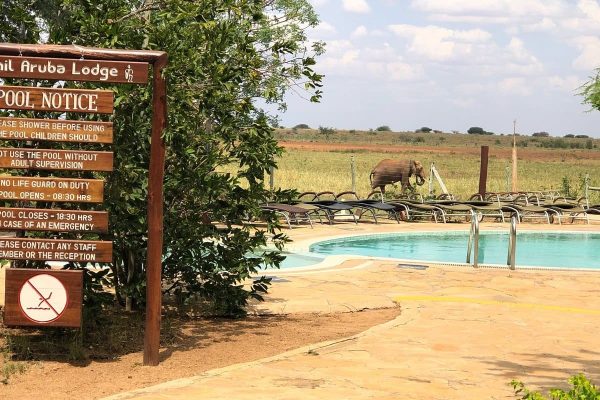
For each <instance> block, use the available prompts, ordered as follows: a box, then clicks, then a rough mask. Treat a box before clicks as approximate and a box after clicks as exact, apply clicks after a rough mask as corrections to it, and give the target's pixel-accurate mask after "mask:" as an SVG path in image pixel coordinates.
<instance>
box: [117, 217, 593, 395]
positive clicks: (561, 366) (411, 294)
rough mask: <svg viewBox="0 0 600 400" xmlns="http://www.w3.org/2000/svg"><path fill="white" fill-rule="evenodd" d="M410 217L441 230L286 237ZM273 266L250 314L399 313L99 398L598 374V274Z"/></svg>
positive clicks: (469, 389) (496, 383)
mask: <svg viewBox="0 0 600 400" xmlns="http://www.w3.org/2000/svg"><path fill="white" fill-rule="evenodd" d="M415 225H416V226H417V228H421V229H440V228H442V229H443V227H440V226H435V225H433V224H410V225H409V224H401V225H392V224H388V225H385V226H383V227H381V226H378V227H374V226H371V225H367V224H364V225H359V226H358V227H355V226H341V227H335V226H334V227H327V228H325V229H315V230H309V229H305V228H301V229H295V230H293V231H292V235H293V236H294V238H295V239H296V242H295V245H297V246H302V243H303V241H304V240H314V239H315V238H319V237H326V236H331V235H339V234H341V233H348V231H351V232H355V231H356V232H357V233H358V232H367V231H373V230H374V229H377V230H378V231H381V230H398V229H404V230H408V229H409V230H413V229H415ZM459 227H462V228H464V229H466V227H465V225H464V224H463V225H462V226H459ZM539 227H540V226H538V225H536V226H534V228H539ZM542 228H546V227H545V226H542ZM552 228H554V229H557V226H553V227H552ZM563 229H565V228H563ZM566 229H568V230H575V229H577V230H595V229H598V227H597V226H591V227H590V226H579V225H575V226H567V227H566ZM276 275H277V276H278V277H279V278H281V279H280V280H279V281H278V282H276V283H274V285H273V288H272V290H271V293H270V295H269V297H268V299H267V301H266V302H265V303H261V304H256V305H254V311H255V312H261V313H297V312H346V311H358V310H361V309H365V308H375V307H395V306H397V307H401V309H402V313H401V315H400V316H399V317H398V318H396V319H395V320H393V321H390V322H388V323H386V324H383V325H379V326H376V327H373V328H371V329H369V330H367V331H365V332H363V333H361V334H359V335H356V336H354V337H349V338H347V339H345V340H339V341H337V342H330V343H317V344H314V345H311V346H308V347H306V348H302V349H297V350H294V351H292V352H288V353H285V354H281V355H279V356H276V357H272V358H269V359H264V360H258V361H256V362H252V363H247V364H242V365H232V366H230V367H227V368H223V369H219V370H213V371H209V372H207V373H205V374H203V375H200V376H196V377H191V378H187V379H181V380H178V381H173V382H168V383H165V384H161V385H158V386H155V387H150V388H146V389H143V390H140V391H135V392H130V393H124V394H121V395H117V396H113V397H111V399H139V400H141V399H144V400H150V399H240V400H241V399H261V398H268V399H300V398H302V399H319V400H322V399H367V398H369V399H514V398H515V396H514V395H513V394H512V393H513V391H512V389H511V387H510V386H509V382H510V381H511V379H515V378H516V379H520V380H523V381H524V382H526V383H527V384H528V385H529V386H531V387H532V388H540V389H544V390H545V389H548V388H550V387H555V386H560V385H564V384H565V382H566V379H567V378H568V377H569V376H571V375H573V374H576V373H579V372H583V373H585V374H586V375H588V376H589V377H590V378H591V379H592V380H594V381H596V382H597V383H598V382H600V361H599V360H600V353H599V350H598V345H599V344H600V339H599V338H598V332H599V331H600V296H598V287H599V284H600V273H593V272H563V271H523V270H521V271H519V270H518V271H509V270H504V269H484V268H482V269H477V270H474V269H472V268H461V267H439V266H433V265H432V266H429V268H427V269H424V270H417V269H411V268H406V267H399V266H398V265H397V263H394V262H390V261H372V260H371V261H370V260H365V259H348V260H346V261H344V262H343V263H342V264H341V265H340V266H338V267H337V268H334V269H329V270H315V271H305V272H283V271H281V272H277V273H276Z"/></svg>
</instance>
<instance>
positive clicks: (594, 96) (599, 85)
mask: <svg viewBox="0 0 600 400" xmlns="http://www.w3.org/2000/svg"><path fill="white" fill-rule="evenodd" d="M579 94H580V95H582V96H583V103H584V104H589V105H590V106H591V107H592V108H593V109H596V110H599V111H600V68H598V69H596V76H594V77H591V78H590V80H589V81H588V82H587V83H585V84H584V85H583V86H582V87H581V92H580V93H579Z"/></svg>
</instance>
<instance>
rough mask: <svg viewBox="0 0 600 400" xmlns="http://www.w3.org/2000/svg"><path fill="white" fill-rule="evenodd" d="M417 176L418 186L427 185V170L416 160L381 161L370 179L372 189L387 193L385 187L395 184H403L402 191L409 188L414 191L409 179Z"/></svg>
mask: <svg viewBox="0 0 600 400" xmlns="http://www.w3.org/2000/svg"><path fill="white" fill-rule="evenodd" d="M412 175H415V177H416V179H417V185H419V186H421V185H423V184H424V183H425V170H424V169H423V165H422V164H421V163H420V162H419V161H416V160H390V159H385V160H381V161H380V162H379V163H378V164H377V165H376V166H375V167H374V168H373V170H372V171H371V175H370V176H369V179H370V180H371V188H372V189H375V188H377V187H379V188H380V190H381V193H385V185H387V184H393V183H395V182H402V191H404V190H406V189H407V188H408V189H410V190H413V187H412V186H411V185H410V181H409V178H410V177H411V176H412Z"/></svg>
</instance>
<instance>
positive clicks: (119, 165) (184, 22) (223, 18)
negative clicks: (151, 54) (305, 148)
mask: <svg viewBox="0 0 600 400" xmlns="http://www.w3.org/2000/svg"><path fill="white" fill-rule="evenodd" d="M24 4H26V5H27V6H28V7H29V8H24V9H25V10H27V13H29V15H35V16H36V17H37V18H38V19H39V21H40V22H41V23H40V26H45V27H46V29H47V31H48V33H49V42H51V43H77V44H80V45H84V46H94V47H116V48H132V49H133V48H146V49H160V50H164V51H166V52H167V53H168V54H169V64H168V67H167V69H166V71H165V76H166V78H167V81H168V96H169V97H168V102H169V117H168V130H167V131H166V133H165V140H166V142H167V146H168V154H167V166H166V176H165V207H164V210H165V230H164V239H165V240H164V242H165V247H164V261H163V276H164V278H165V284H166V289H165V292H168V293H171V294H174V295H176V296H177V298H179V299H181V300H182V301H183V300H185V299H188V298H194V297H199V298H201V299H203V300H205V301H206V302H207V304H208V305H210V306H211V307H212V309H213V310H214V312H216V313H219V314H240V313H243V307H244V305H245V304H246V302H247V300H248V298H250V297H255V298H258V299H260V298H261V292H264V291H265V290H266V288H267V287H268V284H269V283H270V281H269V279H267V278H264V277H263V278H258V279H256V278H254V274H255V273H256V272H258V270H259V269H260V268H261V267H262V266H263V265H269V266H277V265H278V264H279V262H280V261H281V260H282V256H280V255H279V254H278V252H273V251H266V250H260V249H261V248H263V247H264V246H265V245H266V243H267V237H270V238H271V240H272V243H273V245H274V246H276V247H278V248H281V247H282V246H283V244H284V243H285V242H286V240H287V238H286V237H285V235H282V234H281V233H280V232H279V231H278V225H277V223H276V221H275V220H274V219H273V218H270V217H269V216H268V215H267V216H266V218H267V228H266V231H265V230H253V229H250V228H249V227H247V225H246V224H245V223H244V221H245V220H246V218H251V217H253V216H254V217H257V216H261V217H265V216H264V215H263V214H262V212H261V210H260V207H259V204H260V203H262V202H264V201H266V200H267V199H268V198H269V197H271V196H275V197H278V196H290V195H291V194H290V193H285V192H276V193H270V192H269V191H267V190H266V189H265V188H264V184H263V183H264V182H263V180H264V177H265V173H266V171H268V170H269V168H270V167H275V157H276V156H277V155H278V154H280V153H281V149H280V148H279V147H278V146H277V142H276V140H275V139H274V137H273V129H272V126H274V124H272V120H273V116H270V115H268V114H266V113H265V112H264V111H263V110H261V109H259V108H258V107H257V106H256V105H255V102H254V99H257V98H261V99H263V101H266V102H267V103H276V104H279V106H280V108H284V107H285V104H284V103H283V100H282V99H283V95H284V93H285V92H286V90H287V89H288V88H289V87H290V86H291V85H301V86H304V87H305V88H306V90H307V93H308V94H309V97H310V99H311V100H312V101H318V100H319V97H320V94H321V91H320V86H321V75H319V74H317V73H315V72H314V71H313V69H312V67H313V65H314V64H315V60H314V56H316V55H318V54H320V53H321V52H322V51H323V46H322V44H321V43H314V44H310V42H309V41H308V39H307V37H306V35H305V34H304V29H305V28H307V27H311V26H315V25H316V24H317V23H318V20H317V16H316V14H315V13H314V11H313V9H312V7H311V6H310V4H309V3H308V2H307V1H305V0H269V1H264V2H263V1H254V0H237V1H225V0H197V1H193V2H190V1H186V0H154V1H146V2H139V1H136V0H96V1H93V2H90V1H88V0H55V1H53V2H39V3H34V4H27V3H26V2H24ZM49 5H54V7H50V6H49ZM6 37H7V38H8V39H9V40H12V41H18V40H20V39H19V37H17V36H15V35H14V34H11V35H9V36H6ZM30 39H31V40H35V39H34V38H33V37H31V38H30ZM69 85H70V86H71V87H80V86H86V87H95V85H90V84H86V85H80V84H72V83H70V84H69ZM111 89H112V90H113V91H114V92H115V105H116V108H115V113H114V117H113V121H114V125H115V143H114V151H115V162H114V164H115V170H114V172H113V173H112V174H109V175H108V176H106V178H107V185H106V189H105V207H107V208H108V209H109V211H110V217H111V220H110V228H111V233H110V234H108V235H106V236H105V237H104V239H107V240H113V242H114V263H113V264H112V265H111V269H112V272H113V274H112V276H110V282H111V283H112V284H113V285H114V287H115V289H116V295H117V298H118V299H119V301H121V302H123V299H124V298H126V297H128V298H131V299H133V301H134V303H136V302H137V303H138V304H139V303H143V301H144V295H145V275H144V269H145V261H146V260H145V257H146V237H145V232H146V231H147V226H146V224H147V222H146V197H147V177H148V149H149V142H148V138H149V136H150V135H149V132H150V124H149V122H150V110H151V108H150V103H151V91H150V89H149V88H148V87H139V86H127V85H117V86H114V87H111ZM71 117H74V116H71ZM95 176H98V175H95ZM210 221H220V222H221V224H220V225H219V226H218V227H217V226H215V225H213V224H211V223H210ZM64 236H67V237H68V235H64ZM71 267H72V268H81V267H82V266H81V265H72V266H71ZM91 278H92V281H93V278H94V277H93V276H91ZM96 278H98V279H100V278H99V277H96ZM249 278H250V279H251V280H253V284H251V285H250V288H249V289H246V288H245V287H244V286H243V282H244V281H245V280H246V279H249ZM88 300H89V299H88Z"/></svg>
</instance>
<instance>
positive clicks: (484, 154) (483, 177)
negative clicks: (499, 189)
mask: <svg viewBox="0 0 600 400" xmlns="http://www.w3.org/2000/svg"><path fill="white" fill-rule="evenodd" d="M489 151H490V147H489V146H481V164H480V165H479V194H480V195H481V196H482V197H483V196H485V192H486V191H487V189H486V188H487V173H488V154H489Z"/></svg>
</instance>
